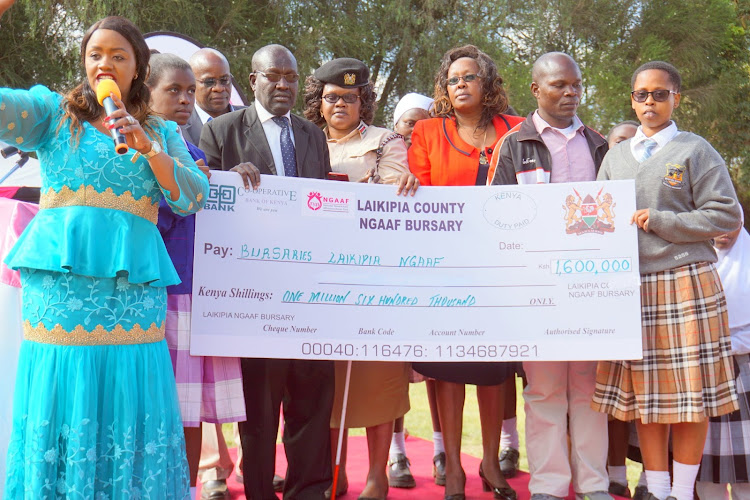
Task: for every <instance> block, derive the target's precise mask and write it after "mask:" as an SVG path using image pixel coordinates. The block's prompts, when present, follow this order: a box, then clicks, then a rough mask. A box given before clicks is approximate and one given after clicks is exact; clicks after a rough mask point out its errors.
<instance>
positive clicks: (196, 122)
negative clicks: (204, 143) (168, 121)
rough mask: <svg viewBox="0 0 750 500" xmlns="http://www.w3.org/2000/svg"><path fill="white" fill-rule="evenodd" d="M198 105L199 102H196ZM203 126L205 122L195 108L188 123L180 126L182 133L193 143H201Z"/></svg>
mask: <svg viewBox="0 0 750 500" xmlns="http://www.w3.org/2000/svg"><path fill="white" fill-rule="evenodd" d="M196 106H197V104H196ZM202 128H203V122H202V121H201V118H200V116H198V112H197V111H196V110H195V108H193V114H191V115H190V119H189V120H188V122H187V124H185V125H183V126H181V127H180V129H181V130H182V135H184V136H185V139H187V141H188V142H191V143H193V144H199V143H200V142H201V129H202Z"/></svg>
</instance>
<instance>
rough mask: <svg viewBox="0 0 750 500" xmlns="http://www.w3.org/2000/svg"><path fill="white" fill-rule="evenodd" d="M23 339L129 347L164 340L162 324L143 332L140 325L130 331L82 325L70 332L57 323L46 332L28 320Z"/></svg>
mask: <svg viewBox="0 0 750 500" xmlns="http://www.w3.org/2000/svg"><path fill="white" fill-rule="evenodd" d="M23 338H24V339H26V340H31V341H32V342H39V343H41V344H55V345H130V344H150V343H153V342H160V341H162V340H163V339H164V322H162V323H161V326H157V325H156V323H151V326H150V327H148V329H146V330H144V329H143V328H142V327H141V325H139V324H136V325H135V326H134V327H133V328H131V329H130V330H126V329H124V328H123V327H122V326H121V325H117V326H116V327H115V328H114V329H112V330H107V329H105V328H104V327H103V326H102V325H97V326H96V327H95V328H94V329H93V330H91V331H89V330H86V329H85V328H84V327H83V326H82V325H78V326H76V327H75V328H74V329H73V330H72V331H70V332H69V331H67V330H65V329H64V328H63V327H62V326H61V325H60V324H59V323H58V324H57V325H55V327H54V328H53V329H52V330H48V329H47V327H46V326H44V324H43V323H39V324H38V325H37V326H32V325H31V322H30V321H29V320H26V321H24V323H23Z"/></svg>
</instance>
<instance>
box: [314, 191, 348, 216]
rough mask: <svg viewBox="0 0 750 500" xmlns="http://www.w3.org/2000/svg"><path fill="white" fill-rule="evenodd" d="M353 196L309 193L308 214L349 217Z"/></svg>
mask: <svg viewBox="0 0 750 500" xmlns="http://www.w3.org/2000/svg"><path fill="white" fill-rule="evenodd" d="M352 199H353V196H352V195H351V193H341V192H321V191H309V192H308V193H307V203H306V206H307V210H306V212H307V213H308V214H311V213H314V214H321V215H333V216H342V215H344V216H349V215H350V214H351V213H352V211H351V208H350V205H351V202H352Z"/></svg>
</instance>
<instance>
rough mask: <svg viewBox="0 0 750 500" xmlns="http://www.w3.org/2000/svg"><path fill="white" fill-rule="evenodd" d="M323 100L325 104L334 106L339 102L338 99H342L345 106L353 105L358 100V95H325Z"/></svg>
mask: <svg viewBox="0 0 750 500" xmlns="http://www.w3.org/2000/svg"><path fill="white" fill-rule="evenodd" d="M323 99H325V101H326V102H328V103H331V104H336V103H337V102H339V99H343V100H344V102H345V103H347V104H354V103H355V102H357V99H359V95H357V94H342V95H338V94H326V95H324V96H323Z"/></svg>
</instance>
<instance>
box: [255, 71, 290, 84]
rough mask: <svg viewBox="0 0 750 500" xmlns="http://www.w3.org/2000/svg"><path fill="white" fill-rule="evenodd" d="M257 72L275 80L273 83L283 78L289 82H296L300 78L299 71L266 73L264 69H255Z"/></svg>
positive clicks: (270, 79) (270, 80) (272, 80)
mask: <svg viewBox="0 0 750 500" xmlns="http://www.w3.org/2000/svg"><path fill="white" fill-rule="evenodd" d="M255 74H256V75H263V76H265V77H266V79H267V80H268V81H269V82H273V83H279V82H280V81H281V79H282V78H283V79H284V80H286V81H287V82H288V83H294V82H296V81H297V80H299V75H298V74H297V73H284V74H281V73H264V72H262V71H255Z"/></svg>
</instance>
